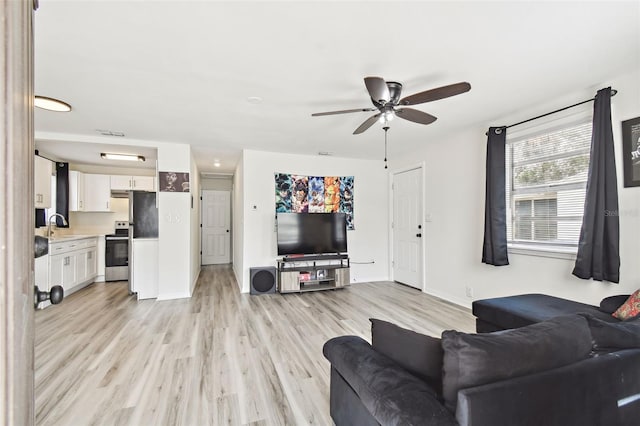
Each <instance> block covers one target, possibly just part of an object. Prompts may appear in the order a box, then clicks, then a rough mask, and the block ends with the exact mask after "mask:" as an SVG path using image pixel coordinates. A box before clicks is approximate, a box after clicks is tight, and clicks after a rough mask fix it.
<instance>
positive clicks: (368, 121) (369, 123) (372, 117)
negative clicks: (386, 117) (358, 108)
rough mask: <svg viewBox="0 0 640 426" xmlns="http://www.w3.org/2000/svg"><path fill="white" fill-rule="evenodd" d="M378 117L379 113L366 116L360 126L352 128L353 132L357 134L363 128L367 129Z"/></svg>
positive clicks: (363, 129)
mask: <svg viewBox="0 0 640 426" xmlns="http://www.w3.org/2000/svg"><path fill="white" fill-rule="evenodd" d="M378 117H380V114H376V115H372V116H371V117H369V118H367V119H366V120H365V122H364V123H362V124H361V125H360V127H358V128H357V129H356V130H354V132H353V134H354V135H359V134H360V133H362V132H364V131H365V130H367V129H368V128H369V127H371V126H373V125H374V124H376V121H378Z"/></svg>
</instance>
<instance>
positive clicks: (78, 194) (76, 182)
mask: <svg viewBox="0 0 640 426" xmlns="http://www.w3.org/2000/svg"><path fill="white" fill-rule="evenodd" d="M110 178H111V177H110V176H109V175H98V174H89V173H82V172H77V171H74V170H71V171H69V210H71V211H76V212H110V211H111V179H110Z"/></svg>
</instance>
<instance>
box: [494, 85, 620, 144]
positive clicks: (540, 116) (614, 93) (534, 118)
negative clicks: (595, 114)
mask: <svg viewBox="0 0 640 426" xmlns="http://www.w3.org/2000/svg"><path fill="white" fill-rule="evenodd" d="M617 93H618V91H617V90H616V89H612V90H611V97H614V96H615V95H616V94H617ZM595 100H596V98H595V97H593V98H591V99H587V100H586V101H582V102H578V103H577V104H573V105H569V106H566V107H564V108H560V109H557V110H555V111H551V112H548V113H546V114H542V115H538V116H537V117H532V118H528V119H526V120H522V121H519V122H517V123H514V124H509V125H508V126H501V127H498V128H497V129H496V134H500V133H502V130H503V129H504V130H506V129H508V128H510V127H514V126H519V125H520V124H524V123H528V122H530V121H533V120H537V119H539V118H542V117H546V116H547V115H551V114H555V113H557V112H561V111H564V110H566V109H569V108H573V107H577V106H578V105H582V104H586V103H587V102H593V101H595ZM488 134H489V132H487V133H485V135H488Z"/></svg>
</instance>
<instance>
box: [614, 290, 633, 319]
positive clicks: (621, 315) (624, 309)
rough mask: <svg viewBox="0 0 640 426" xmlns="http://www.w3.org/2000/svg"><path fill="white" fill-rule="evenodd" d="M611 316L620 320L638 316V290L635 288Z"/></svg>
mask: <svg viewBox="0 0 640 426" xmlns="http://www.w3.org/2000/svg"><path fill="white" fill-rule="evenodd" d="M611 315H612V316H613V317H615V318H618V319H619V320H620V321H626V320H630V319H632V318H635V317H637V316H640V290H636V291H634V292H633V294H631V296H629V298H628V299H627V300H626V301H625V302H624V303H623V304H622V305H621V306H620V307H619V308H618V309H617V310H616V311H615V312H614V313H613V314H611Z"/></svg>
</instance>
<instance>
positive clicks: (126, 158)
mask: <svg viewBox="0 0 640 426" xmlns="http://www.w3.org/2000/svg"><path fill="white" fill-rule="evenodd" d="M100 157H102V158H103V159H105V160H122V161H144V160H145V158H144V157H143V156H142V155H135V154H113V153H109V152H101V153H100Z"/></svg>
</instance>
